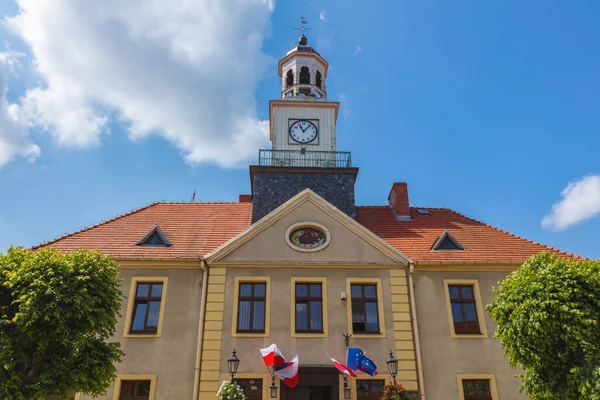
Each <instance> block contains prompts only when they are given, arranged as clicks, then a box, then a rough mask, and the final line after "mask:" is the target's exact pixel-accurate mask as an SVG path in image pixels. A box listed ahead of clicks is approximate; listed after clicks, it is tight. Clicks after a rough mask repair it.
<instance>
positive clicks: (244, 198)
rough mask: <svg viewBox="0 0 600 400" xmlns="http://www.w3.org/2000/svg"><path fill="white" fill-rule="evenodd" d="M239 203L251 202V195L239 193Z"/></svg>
mask: <svg viewBox="0 0 600 400" xmlns="http://www.w3.org/2000/svg"><path fill="white" fill-rule="evenodd" d="M239 202H240V203H252V195H251V194H240V200H239Z"/></svg>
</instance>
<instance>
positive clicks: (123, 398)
mask: <svg viewBox="0 0 600 400" xmlns="http://www.w3.org/2000/svg"><path fill="white" fill-rule="evenodd" d="M155 386H156V375H119V376H117V380H116V381H115V389H114V392H113V400H154V391H155Z"/></svg>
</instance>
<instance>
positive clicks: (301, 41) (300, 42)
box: [294, 17, 310, 46]
mask: <svg viewBox="0 0 600 400" xmlns="http://www.w3.org/2000/svg"><path fill="white" fill-rule="evenodd" d="M306 24H308V21H307V20H306V19H304V17H300V26H299V27H298V28H294V29H295V30H297V31H300V37H299V38H298V46H306V45H308V39H307V38H306V36H304V32H305V31H310V28H308V27H306V26H305V25H306Z"/></svg>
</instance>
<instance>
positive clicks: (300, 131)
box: [290, 119, 319, 144]
mask: <svg viewBox="0 0 600 400" xmlns="http://www.w3.org/2000/svg"><path fill="white" fill-rule="evenodd" d="M318 134H319V129H318V128H317V126H316V125H315V124H314V123H313V122H311V121H308V120H306V119H301V120H298V121H295V122H294V123H293V124H292V125H291V126H290V137H291V138H292V140H293V141H295V142H296V143H302V144H305V143H310V142H312V141H313V140H315V139H316V138H317V135H318Z"/></svg>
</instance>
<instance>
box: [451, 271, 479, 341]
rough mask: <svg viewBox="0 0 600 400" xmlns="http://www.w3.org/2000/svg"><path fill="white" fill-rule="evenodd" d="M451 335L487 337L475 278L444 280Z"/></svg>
mask: <svg viewBox="0 0 600 400" xmlns="http://www.w3.org/2000/svg"><path fill="white" fill-rule="evenodd" d="M444 286H445V290H446V301H447V305H448V314H449V315H448V320H449V323H450V332H451V335H452V337H487V330H486V326H485V319H484V314H483V306H482V300H481V294H480V293H479V284H478V282H477V281H476V280H453V279H451V280H445V281H444Z"/></svg>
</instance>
